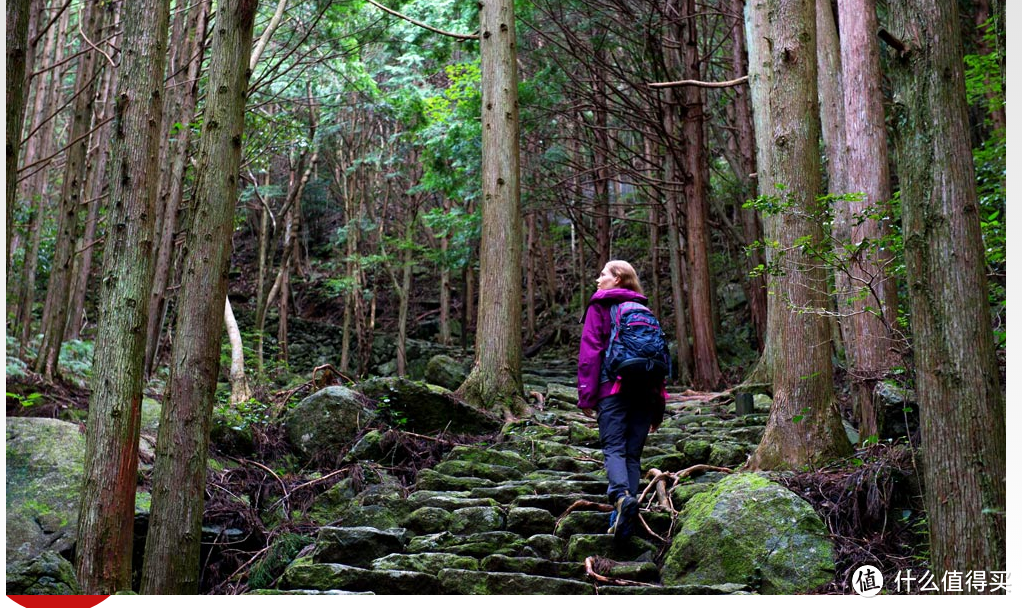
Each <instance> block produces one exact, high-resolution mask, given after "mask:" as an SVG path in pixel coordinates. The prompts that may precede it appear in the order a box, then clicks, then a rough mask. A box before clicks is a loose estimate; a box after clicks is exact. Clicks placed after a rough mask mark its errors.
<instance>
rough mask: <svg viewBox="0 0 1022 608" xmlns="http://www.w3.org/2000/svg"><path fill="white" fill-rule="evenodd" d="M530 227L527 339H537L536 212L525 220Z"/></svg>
mask: <svg viewBox="0 0 1022 608" xmlns="http://www.w3.org/2000/svg"><path fill="white" fill-rule="evenodd" d="M525 224H526V226H527V228H528V231H527V233H526V234H527V236H526V239H525V260H524V262H525V268H524V269H523V272H524V273H525V341H526V342H527V343H529V344H531V343H532V342H533V341H534V340H535V339H536V213H535V212H532V213H530V214H529V217H528V218H527V219H526V220H525Z"/></svg>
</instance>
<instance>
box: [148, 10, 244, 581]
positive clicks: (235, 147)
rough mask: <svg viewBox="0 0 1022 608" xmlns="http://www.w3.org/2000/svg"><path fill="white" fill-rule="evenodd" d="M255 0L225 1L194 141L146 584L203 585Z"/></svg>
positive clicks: (213, 43) (218, 19) (156, 470)
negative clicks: (210, 462)
mask: <svg viewBox="0 0 1022 608" xmlns="http://www.w3.org/2000/svg"><path fill="white" fill-rule="evenodd" d="M255 11H256V1H255V0H233V1H225V2H223V3H221V4H220V10H218V11H217V18H216V29H215V33H214V35H213V41H212V46H213V49H212V52H211V55H210V65H209V84H208V88H207V97H206V109H205V112H204V115H203V121H202V125H203V130H202V135H201V136H200V142H199V150H198V158H197V160H198V165H197V169H196V182H195V189H194V192H195V220H194V222H193V227H192V230H190V231H189V233H188V236H187V242H186V247H187V254H186V255H185V258H184V261H183V264H184V267H183V272H182V278H181V291H180V297H179V298H178V301H179V302H180V305H179V307H178V314H177V324H176V327H175V332H174V345H173V349H172V352H171V369H170V381H169V382H168V395H167V399H166V402H165V403H164V405H163V411H162V412H161V414H160V433H159V438H158V439H157V446H156V463H155V465H154V469H153V482H152V487H153V489H152V496H153V498H152V516H151V518H150V520H149V535H148V537H147V539H146V549H145V561H144V564H143V568H142V593H145V594H195V593H197V592H198V591H199V576H200V564H199V540H200V538H201V536H202V513H203V506H204V494H205V488H206V459H207V457H208V452H209V428H210V421H211V417H212V411H213V405H214V400H215V396H214V394H215V392H216V381H217V376H218V370H219V367H220V365H219V363H220V341H221V337H222V336H223V313H224V301H225V299H226V297H227V271H228V269H229V266H230V257H231V256H230V254H231V233H232V232H233V227H234V208H235V204H236V202H237V191H238V168H239V166H240V162H241V142H242V134H243V131H244V126H245V121H244V114H245V99H246V96H247V90H248V78H249V74H250V72H249V70H248V61H249V53H250V50H251V45H252V27H253V22H254V17H255Z"/></svg>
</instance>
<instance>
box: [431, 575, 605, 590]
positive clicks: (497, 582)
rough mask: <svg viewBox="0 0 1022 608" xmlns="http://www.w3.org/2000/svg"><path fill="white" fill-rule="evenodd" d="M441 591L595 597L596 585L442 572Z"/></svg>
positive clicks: (555, 579)
mask: <svg viewBox="0 0 1022 608" xmlns="http://www.w3.org/2000/svg"><path fill="white" fill-rule="evenodd" d="M438 578H439V579H440V586H441V590H442V591H443V593H445V594H454V595H592V594H593V586H592V585H590V584H589V583H583V582H581V581H573V580H565V579H560V578H553V577H546V576H530V575H528V574H522V573H518V572H514V573H512V572H506V573H497V572H475V571H472V570H441V571H440V574H439V575H438Z"/></svg>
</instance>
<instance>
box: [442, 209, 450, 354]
mask: <svg viewBox="0 0 1022 608" xmlns="http://www.w3.org/2000/svg"><path fill="white" fill-rule="evenodd" d="M444 211H446V212H448V213H450V211H451V201H450V199H445V200H444ZM450 247H451V237H450V231H448V230H445V231H444V235H443V236H442V237H441V238H440V259H441V260H442V262H441V263H440V344H443V345H444V346H449V345H450V344H451V266H450V262H449V260H448V257H447V252H448V251H449V250H450Z"/></svg>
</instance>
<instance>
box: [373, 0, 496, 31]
mask: <svg viewBox="0 0 1022 608" xmlns="http://www.w3.org/2000/svg"><path fill="white" fill-rule="evenodd" d="M366 2H368V3H369V4H372V5H373V6H375V7H376V8H378V9H380V10H381V11H383V12H386V13H390V14H391V15H394V16H395V17H399V18H401V19H404V20H405V21H407V22H408V23H414V24H415V25H417V26H419V27H421V28H424V29H427V30H429V31H431V32H436V33H437V34H443V35H444V36H450V37H451V38H457V39H458V40H479V34H458V33H455V32H445V31H444V30H439V29H437V28H435V27H433V26H431V25H427V24H425V23H423V22H421V21H418V20H416V19H412V18H411V17H407V16H405V15H402V14H401V13H399V12H397V11H395V10H394V9H390V8H387V7H386V6H383V5H382V4H380V3H379V2H376V0H366Z"/></svg>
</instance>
